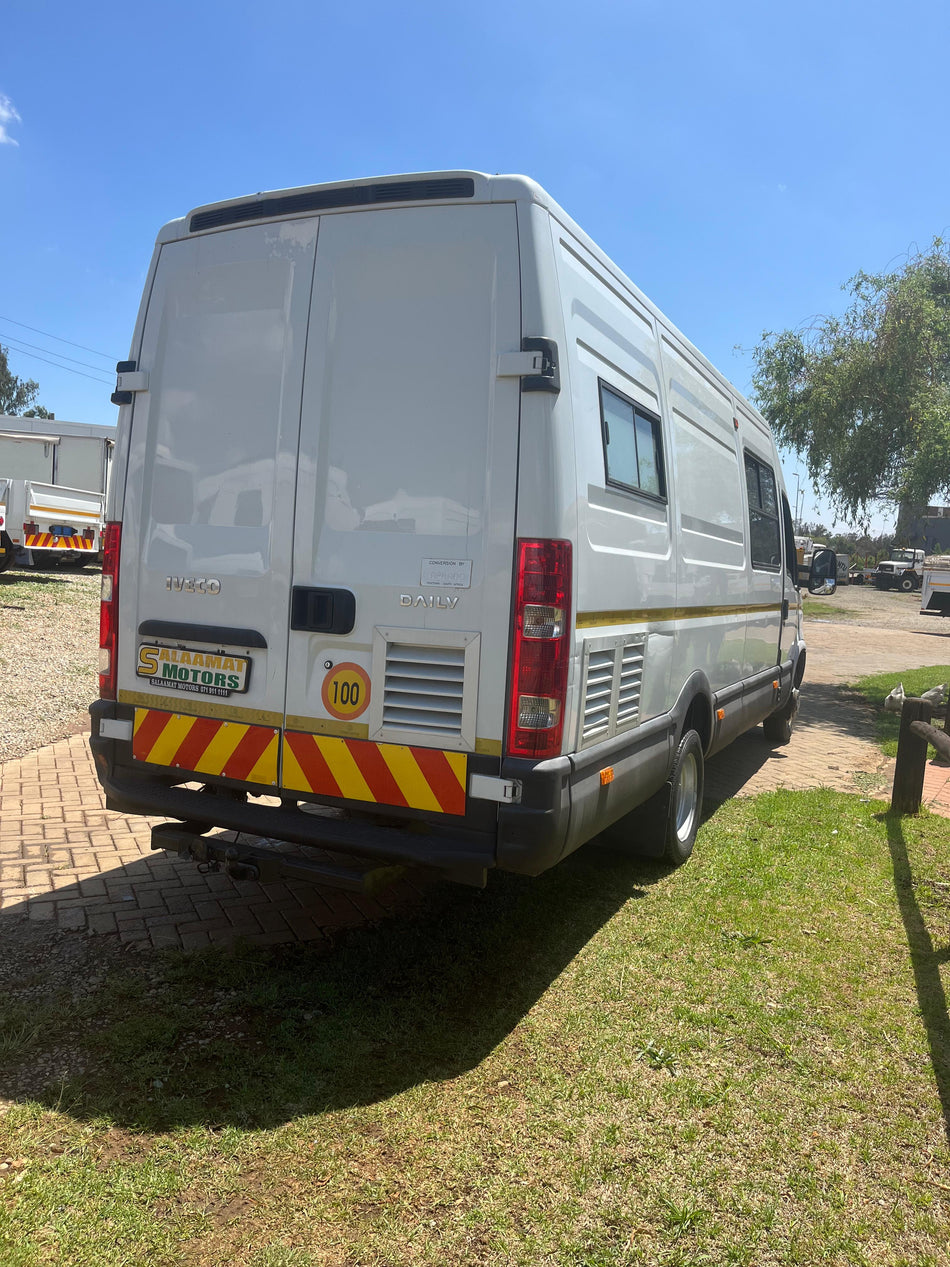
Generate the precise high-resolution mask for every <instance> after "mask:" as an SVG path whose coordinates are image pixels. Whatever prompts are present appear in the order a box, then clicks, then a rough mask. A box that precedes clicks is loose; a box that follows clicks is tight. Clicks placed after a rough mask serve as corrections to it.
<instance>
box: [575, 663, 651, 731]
mask: <svg viewBox="0 0 950 1267" xmlns="http://www.w3.org/2000/svg"><path fill="white" fill-rule="evenodd" d="M643 648H644V643H643V640H642V639H640V640H638V641H636V642H626V643H624V642H622V641H620V640H619V639H617V640H605V641H603V642H596V643H593V644H589V645H588V648H587V652H586V656H587V676H586V679H585V685H584V717H583V724H582V727H581V746H582V747H587V746H589V745H590V744H593V743H597V742H598V740H601V739H609V738H610V737H611V736H612V735H616V734H618V733H619V732H620V731H622V730H628V729H629V728H630V727H631V726H636V725H637V723H638V722H639V720H640V689H641V686H642V683H643Z"/></svg>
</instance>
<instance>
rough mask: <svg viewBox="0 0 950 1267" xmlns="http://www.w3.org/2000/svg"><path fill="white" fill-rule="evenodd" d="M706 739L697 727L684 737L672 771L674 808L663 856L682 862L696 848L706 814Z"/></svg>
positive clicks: (672, 804) (671, 785)
mask: <svg viewBox="0 0 950 1267" xmlns="http://www.w3.org/2000/svg"><path fill="white" fill-rule="evenodd" d="M704 783H705V772H704V768H703V743H702V740H701V739H700V737H699V735H697V733H696V731H695V730H688V731H687V732H686V734H685V735H684V736H683V738H682V739H681V740H680V746H679V748H677V750H676V759H675V761H674V762H673V771H672V773H671V775H670V788H671V796H670V812H669V817H668V819H667V823H666V839H665V841H664V848H663V857H664V858H665V859H666V861H667V862H669V863H672V865H673V866H674V867H678V866H680V865H681V864H682V863H684V862H685V861H686V859H687V858H688V857H689V856H690V854H691V853H692V852H693V844H694V843H695V840H696V833H697V831H699V823H700V820H701V818H702V814H703V786H704Z"/></svg>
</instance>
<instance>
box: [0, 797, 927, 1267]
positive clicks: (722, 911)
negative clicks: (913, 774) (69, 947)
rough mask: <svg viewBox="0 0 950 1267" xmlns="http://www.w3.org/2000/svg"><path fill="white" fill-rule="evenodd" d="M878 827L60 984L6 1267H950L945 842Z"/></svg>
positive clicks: (819, 800) (853, 803)
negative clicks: (938, 944) (68, 1063)
mask: <svg viewBox="0 0 950 1267" xmlns="http://www.w3.org/2000/svg"><path fill="white" fill-rule="evenodd" d="M882 809H883V807H882V806H881V805H880V804H879V803H874V802H870V803H868V802H865V803H862V802H861V800H859V799H858V798H856V797H848V796H844V795H840V794H836V793H833V792H830V791H828V790H818V791H814V792H808V793H787V792H778V793H773V794H767V795H764V796H760V797H758V798H756V799H754V800H735V801H732V802H729V803H727V804H726V805H724V806H723V807H721V808H720V809H719V810H717V811H716V813H715V814H714V816H713V817H712V818H711V819H710V820H709V821H708V822H707V823H706V824H705V825H704V827H703V828H702V830H701V833H700V838H699V841H698V844H697V850H696V853H695V855H694V857H693V858H692V859H691V861H690V862H689V864H688V865H687V866H686V867H684V868H681V869H680V870H679V871H676V872H667V871H664V870H663V869H661V868H659V867H657V866H654V865H653V864H649V865H648V864H645V863H636V862H627V861H624V860H621V859H618V858H616V857H614V856H612V855H609V854H606V853H599V852H597V851H595V850H592V849H587V850H584V851H581V853H579V854H577V855H575V856H574V857H573V858H571V859H569V860H568V861H567V862H566V863H565V864H563V865H562V866H561V867H558V868H555V869H554V870H553V871H552V872H549V873H548V874H547V875H545V876H543V877H540V878H539V879H535V880H528V879H520V878H518V877H510V876H500V875H499V876H495V877H493V880H492V883H491V885H490V887H489V889H488V890H487V891H485V892H473V891H468V890H445V889H437V890H435V891H434V892H432V893H431V894H430V895H429V897H428V898H427V899H426V902H425V904H424V905H423V906H422V908H421V909H418V910H415V911H413V912H411V913H407V914H404V915H402V916H401V917H399V918H398V919H390V920H388V921H386V922H384V923H382V924H380V925H379V926H378V927H376V928H368V929H364V930H360V931H358V932H355V933H349V934H347V935H345V936H342V937H340V938H339V939H338V940H337V941H335V942H334V943H333V944H331V945H329V946H325V947H323V948H319V947H313V946H307V947H304V946H294V947H283V948H272V949H268V948H262V947H258V948H255V947H248V946H245V947H243V948H240V949H238V950H237V951H234V952H231V953H224V952H222V951H203V952H198V953H194V954H190V955H185V954H180V953H174V954H172V953H169V954H167V955H163V956H153V955H148V956H146V955H133V956H130V955H119V954H115V955H113V956H112V958H111V960H110V961H109V962H111V964H112V966H111V968H108V969H105V968H104V969H103V971H102V973H101V974H100V979H99V980H97V981H95V982H93V983H90V984H85V983H82V982H73V983H72V985H71V987H70V988H69V989H67V988H66V987H64V986H63V985H60V986H58V987H57V989H56V990H53V989H52V988H51V989H50V990H49V991H48V994H49V997H45V998H43V999H38V998H37V997H36V989H37V986H36V983H35V981H34V982H33V984H32V985H31V987H30V988H31V989H32V991H33V994H32V995H31V999H32V1006H33V1007H34V1008H35V1009H36V1013H37V1015H38V1016H39V1015H40V1014H41V1013H40V1009H41V1008H42V1009H43V1011H42V1016H43V1023H42V1025H41V1026H40V1029H41V1031H42V1039H41V1041H40V1043H39V1044H38V1043H37V1039H36V1037H35V1036H34V1037H32V1039H31V1042H30V1045H29V1050H28V1051H26V1052H25V1053H21V1054H20V1055H19V1056H17V1055H16V1052H15V1048H16V1043H17V1041H18V1040H17V1038H16V1035H15V1034H14V1037H13V1048H14V1050H13V1051H12V1052H11V1051H8V1052H7V1053H6V1055H5V1056H0V1059H2V1060H3V1061H5V1063H4V1064H3V1065H2V1066H0V1094H8V1096H9V1107H8V1108H7V1110H6V1112H5V1113H3V1112H2V1110H0V1262H2V1263H3V1264H4V1267H34V1265H38V1264H46V1263H55V1264H57V1265H60V1267H73V1265H75V1267H100V1265H103V1267H105V1265H106V1264H108V1265H109V1267H114V1265H115V1267H123V1265H132V1264H135V1265H137V1264H141V1263H144V1262H149V1263H152V1264H157V1265H159V1267H171V1265H172V1264H189V1265H196V1267H205V1265H207V1267H211V1265H212V1264H214V1265H215V1267H217V1265H218V1264H220V1263H222V1262H227V1263H230V1264H234V1265H235V1267H316V1265H318V1264H319V1265H320V1267H358V1265H366V1267H369V1265H374V1267H384V1265H385V1267H404V1265H411V1267H415V1265H416V1264H439V1265H440V1267H462V1265H466V1267H467V1265H469V1264H472V1265H474V1264H478V1265H482V1264H484V1265H486V1267H501V1265H502V1264H504V1265H505V1267H508V1265H509V1264H517V1265H522V1264H523V1265H524V1267H539V1265H541V1267H544V1265H547V1264H557V1265H559V1267H599V1265H603V1267H608V1265H609V1267H615V1265H617V1264H620V1265H621V1267H623V1265H626V1264H649V1265H650V1267H687V1265H688V1264H689V1265H693V1267H699V1265H700V1264H709V1265H711V1264H716V1265H717V1267H718V1265H719V1264H750V1265H754V1267H772V1265H779V1264H781V1265H783V1267H784V1265H786V1264H814V1263H821V1264H823V1265H825V1264H829V1265H831V1267H839V1265H841V1267H843V1265H844V1264H848V1265H851V1264H868V1265H869V1267H870V1265H872V1264H873V1267H897V1265H898V1264H907V1265H909V1264H913V1265H914V1267H937V1264H945V1263H946V1262H947V1261H948V1254H950V1249H948V1237H947V1229H948V1227H950V1183H948V1182H947V1163H948V1161H950V1154H948V1148H947V1135H946V1123H945V1117H944V1114H945V1113H946V1112H948V1111H950V1027H948V1022H947V1014H946V979H945V977H946V973H947V970H948V969H947V956H946V955H945V954H942V953H940V952H939V951H938V952H935V951H934V946H933V941H932V937H931V934H930V932H929V928H930V927H931V926H932V927H933V928H934V929H936V930H938V931H939V935H940V936H942V937H943V938H944V939H945V936H946V931H945V930H946V926H947V916H948V914H950V822H947V821H944V820H942V819H937V818H933V817H930V816H928V815H926V814H925V815H922V816H921V817H920V818H916V819H908V820H904V821H903V822H900V821H898V820H895V819H890V818H887V817H886V816H885V815H884V814H883V813H882ZM0 935H2V936H3V944H4V953H6V954H10V953H15V950H16V937H17V933H16V928H15V926H13V925H10V927H8V928H4V927H2V925H0ZM51 953H55V952H51ZM941 974H943V979H942V977H941ZM53 979H55V980H60V981H61V980H62V977H61V975H57V974H55V973H54V974H53ZM15 1003H16V1000H15V999H14V1000H8V1006H9V1008H11V1009H12V1010H10V1011H9V1013H8V1015H9V1020H10V1024H11V1025H13V1026H14V1027H17V1026H22V1025H23V1024H24V1023H28V1022H27V1018H26V1017H25V1016H24V1014H23V1012H22V1010H21V1011H19V1012H18V1011H17V1010H16V1008H15V1007H14V1006H13V1005H14V1004H15ZM0 1024H5V1021H3V1018H0ZM62 1051H69V1052H72V1053H76V1052H80V1053H81V1054H82V1057H83V1061H84V1063H85V1066H86V1070H85V1073H84V1074H82V1075H81V1076H78V1077H74V1078H73V1079H72V1080H66V1081H59V1080H57V1079H55V1078H53V1079H52V1081H54V1083H55V1085H51V1086H47V1087H45V1088H43V1087H36V1088H35V1089H34V1091H33V1093H32V1094H28V1093H26V1092H24V1091H17V1092H15V1093H14V1094H10V1091H11V1089H13V1088H16V1087H17V1086H20V1085H21V1081H18V1079H20V1080H22V1078H23V1077H24V1076H26V1075H29V1074H30V1072H31V1071H34V1070H36V1069H37V1068H43V1067H44V1059H45V1055H44V1053H56V1052H62ZM49 1067H50V1068H51V1069H53V1070H55V1068H56V1062H55V1061H52V1063H51V1064H50V1065H49ZM5 1088H6V1089H7V1090H6V1091H5V1090H4V1089H5ZM942 1105H943V1108H942ZM4 1164H5V1165H6V1169H3V1168H2V1166H3V1165H4Z"/></svg>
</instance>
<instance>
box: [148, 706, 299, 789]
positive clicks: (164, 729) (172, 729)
mask: <svg viewBox="0 0 950 1267" xmlns="http://www.w3.org/2000/svg"><path fill="white" fill-rule="evenodd" d="M279 738H280V731H279V730H275V729H274V728H273V727H272V726H248V725H245V724H244V722H239V721H217V720H216V719H214V718H211V717H188V716H185V715H184V714H182V713H166V712H162V711H161V710H160V709H157V708H137V709H136V710H135V723H134V726H133V730H132V755H133V757H135V758H136V759H137V760H138V761H148V762H149V763H150V764H151V765H164V766H171V767H172V768H174V769H176V770H194V771H195V773H196V774H222V775H224V776H225V777H226V778H228V779H240V780H241V781H242V782H244V783H266V784H268V785H269V786H272V787H274V786H276V785H277V757H278V754H279V752H280V744H279V742H278V740H279Z"/></svg>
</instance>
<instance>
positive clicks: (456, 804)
mask: <svg viewBox="0 0 950 1267" xmlns="http://www.w3.org/2000/svg"><path fill="white" fill-rule="evenodd" d="M467 767H468V759H467V758H466V756H465V754H464V753H461V752H443V751H442V750H441V749H439V748H408V747H405V746H404V745H403V744H395V743H372V742H371V741H370V740H366V739H337V738H334V737H332V736H330V735H306V734H302V733H300V732H299V731H294V730H287V731H285V732H284V760H283V776H282V778H281V786H282V787H284V788H287V789H288V790H290V791H297V792H316V793H318V794H319V795H321V796H336V797H341V798H342V799H343V800H347V801H368V802H369V803H370V804H376V805H397V806H402V807H407V808H409V809H428V810H435V811H437V812H439V813H442V814H464V813H465V778H466V771H467Z"/></svg>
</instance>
